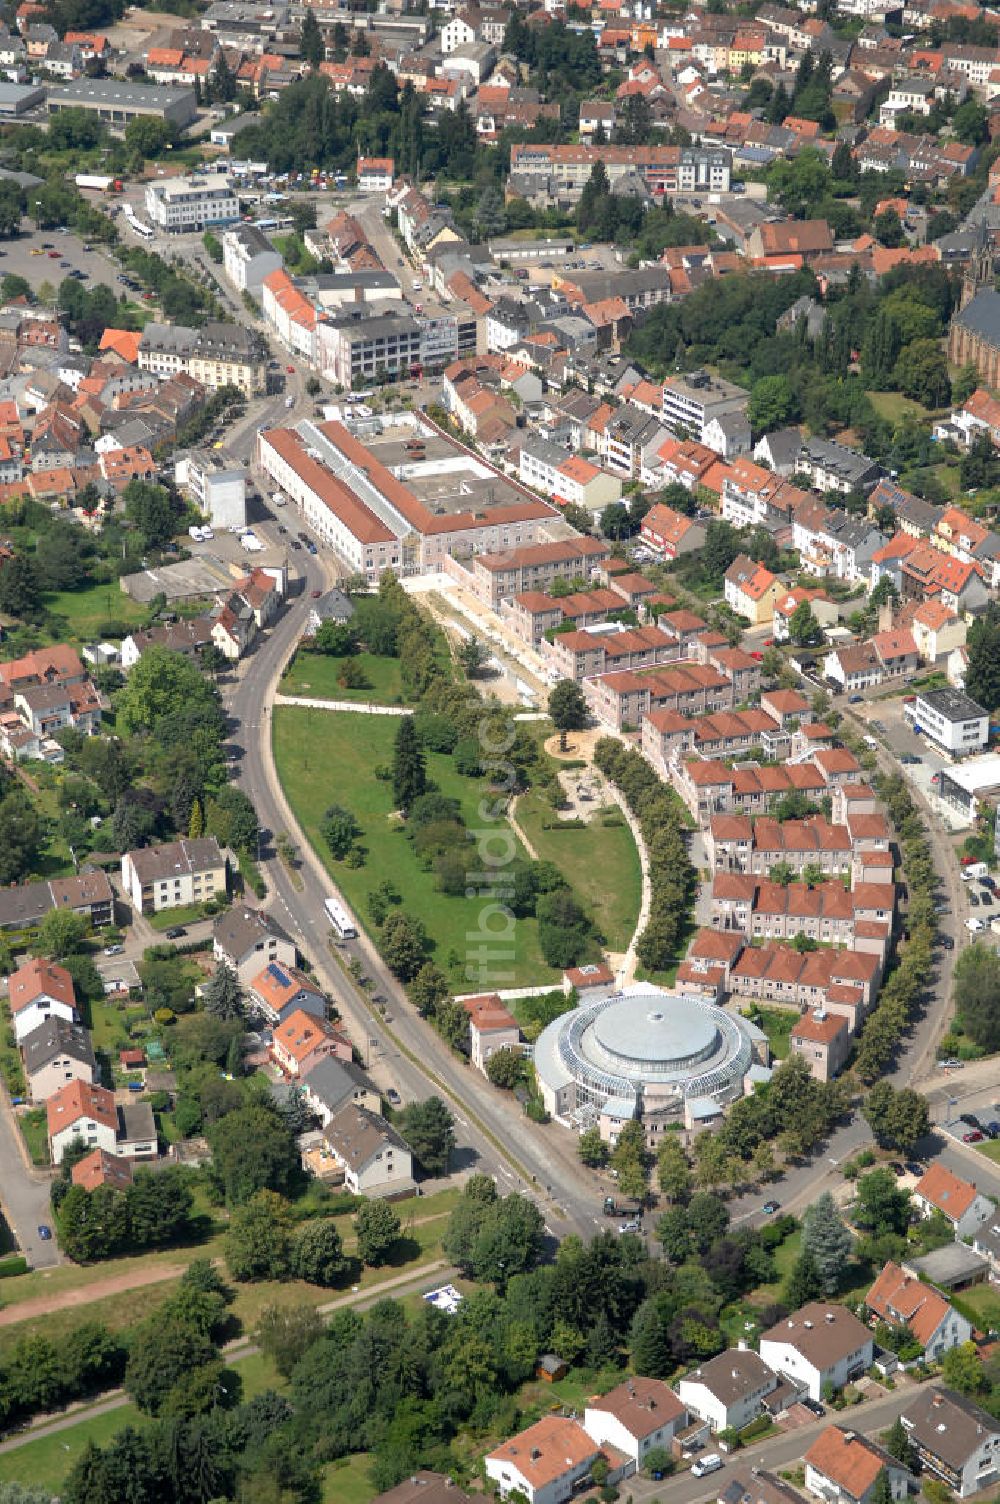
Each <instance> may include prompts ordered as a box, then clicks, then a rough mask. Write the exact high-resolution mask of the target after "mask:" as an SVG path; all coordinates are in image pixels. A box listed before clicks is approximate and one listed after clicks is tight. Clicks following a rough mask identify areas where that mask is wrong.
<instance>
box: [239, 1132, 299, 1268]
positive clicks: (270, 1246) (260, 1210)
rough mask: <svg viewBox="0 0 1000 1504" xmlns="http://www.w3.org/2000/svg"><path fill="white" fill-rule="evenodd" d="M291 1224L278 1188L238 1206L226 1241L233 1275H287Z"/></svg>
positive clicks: (290, 1262)
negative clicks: (277, 1190) (277, 1191)
mask: <svg viewBox="0 0 1000 1504" xmlns="http://www.w3.org/2000/svg"><path fill="white" fill-rule="evenodd" d="M223 1121H225V1119H223ZM290 1227H291V1218H290V1216H289V1211H288V1202H287V1201H286V1200H285V1198H284V1196H279V1195H278V1194H277V1193H276V1192H275V1191H257V1192H256V1193H255V1194H254V1195H253V1196H251V1197H250V1199H249V1200H248V1201H247V1202H246V1203H245V1204H244V1205H243V1206H237V1207H235V1208H234V1210H233V1212H232V1215H231V1216H230V1219H229V1226H228V1228H227V1230H226V1236H225V1241H224V1243H223V1250H224V1252H225V1256H226V1264H227V1266H228V1269H229V1272H230V1274H231V1275H232V1276H233V1279H238V1280H240V1281H251V1280H261V1279H287V1278H288V1276H289V1274H290V1273H291V1269H292V1242H291V1233H290Z"/></svg>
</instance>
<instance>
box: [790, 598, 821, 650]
mask: <svg viewBox="0 0 1000 1504" xmlns="http://www.w3.org/2000/svg"><path fill="white" fill-rule="evenodd" d="M788 636H789V638H790V640H791V641H792V642H794V643H795V646H796V647H799V648H810V647H814V646H815V645H816V643H818V642H821V641H822V640H823V633H822V631H821V629H820V625H819V622H818V621H817V620H816V618H815V616H814V615H813V609H812V606H811V605H810V604H809V602H808V601H800V602H799V604H798V605H797V606H796V607H795V610H794V611H793V612H792V614H791V616H790V617H789V618H788Z"/></svg>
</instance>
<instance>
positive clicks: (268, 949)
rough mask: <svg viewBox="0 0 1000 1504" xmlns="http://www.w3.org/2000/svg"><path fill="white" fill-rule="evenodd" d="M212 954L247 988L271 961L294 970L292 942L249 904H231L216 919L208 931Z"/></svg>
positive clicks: (281, 930)
mask: <svg viewBox="0 0 1000 1504" xmlns="http://www.w3.org/2000/svg"><path fill="white" fill-rule="evenodd" d="M212 953H213V956H214V958H215V960H216V961H226V962H227V963H228V964H229V965H230V966H231V967H232V969H233V971H235V973H236V975H237V976H238V977H239V979H240V981H241V982H242V983H243V984H244V985H247V984H249V983H251V982H252V980H253V978H254V977H256V976H257V975H258V974H259V973H260V971H261V969H262V968H263V967H264V966H266V965H268V964H270V963H271V962H272V961H273V962H276V963H277V964H278V965H279V966H281V967H285V968H290V967H294V966H295V961H296V951H295V942H294V940H292V939H290V938H289V936H288V935H287V934H286V933H285V931H284V930H283V929H282V928H281V926H280V925H279V924H278V922H277V920H275V919H274V918H273V917H272V916H271V915H270V914H267V913H265V912H264V910H263V909H252V908H251V907H250V905H249V904H245V903H237V904H233V906H232V908H231V909H227V910H226V912H225V913H224V914H220V915H219V917H218V918H217V919H216V921H215V924H214V926H213V929H212Z"/></svg>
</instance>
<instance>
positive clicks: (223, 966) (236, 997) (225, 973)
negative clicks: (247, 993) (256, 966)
mask: <svg viewBox="0 0 1000 1504" xmlns="http://www.w3.org/2000/svg"><path fill="white" fill-rule="evenodd" d="M201 1000H202V1003H203V1005H204V1008H205V1012H206V1013H211V1015H212V1017H213V1018H221V1019H234V1018H242V1017H243V1015H244V1012H245V999H244V996H243V988H242V987H241V986H240V979H239V977H238V976H237V975H236V973H235V971H234V970H233V968H232V967H231V966H230V964H229V962H228V961H226V960H225V959H223V960H221V961H219V963H218V965H217V966H216V968H215V971H214V972H213V973H212V976H211V978H210V980H209V981H207V982H206V983H205V986H204V987H203V988H202V993H201Z"/></svg>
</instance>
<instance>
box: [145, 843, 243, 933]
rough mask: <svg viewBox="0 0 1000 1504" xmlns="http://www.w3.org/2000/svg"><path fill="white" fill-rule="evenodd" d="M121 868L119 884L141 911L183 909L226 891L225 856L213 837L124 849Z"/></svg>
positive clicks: (147, 912)
mask: <svg viewBox="0 0 1000 1504" xmlns="http://www.w3.org/2000/svg"><path fill="white" fill-rule="evenodd" d="M121 870H122V887H123V889H124V890H125V893H126V894H127V895H128V898H129V900H130V902H131V903H133V904H134V905H135V907H136V909H137V910H138V911H139V913H140V914H149V913H154V914H158V913H159V912H160V910H161V909H177V908H183V907H184V906H186V905H187V904H192V903H202V902H204V900H205V899H207V898H216V897H218V896H219V895H220V894H222V895H224V894H225V892H226V859H225V857H224V856H223V854H222V852H221V850H220V849H219V843H218V841H217V840H216V839H215V837H214V836H202V837H201V838H200V839H198V840H194V841H168V842H166V843H165V844H164V845H163V846H144V847H141V848H139V849H138V850H136V851H126V852H125V854H124V856H123V857H122V869H121Z"/></svg>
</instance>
